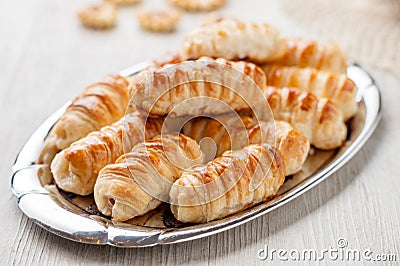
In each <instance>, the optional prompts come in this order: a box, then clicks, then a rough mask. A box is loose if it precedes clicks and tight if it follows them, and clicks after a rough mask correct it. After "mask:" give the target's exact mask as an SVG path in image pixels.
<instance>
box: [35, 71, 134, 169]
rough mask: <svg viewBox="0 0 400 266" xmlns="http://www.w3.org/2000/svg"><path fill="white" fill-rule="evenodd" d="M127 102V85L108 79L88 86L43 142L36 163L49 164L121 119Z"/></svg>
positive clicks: (123, 80)
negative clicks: (69, 148)
mask: <svg viewBox="0 0 400 266" xmlns="http://www.w3.org/2000/svg"><path fill="white" fill-rule="evenodd" d="M128 103H129V82H128V80H127V79H126V78H124V77H121V76H108V77H106V78H105V80H104V81H102V82H97V83H94V84H92V85H90V86H88V87H87V88H86V89H85V90H84V91H83V92H82V94H81V95H80V96H78V97H77V98H75V99H74V100H73V101H72V103H71V104H70V105H69V106H68V108H67V109H66V111H65V112H64V114H63V115H62V117H61V118H60V120H58V121H57V123H56V124H55V125H54V127H53V128H52V130H51V131H50V133H49V135H48V136H47V138H46V139H45V142H44V145H43V148H42V151H41V152H40V155H39V158H38V160H37V163H43V164H49V165H50V163H51V161H52V160H53V158H54V156H55V155H56V153H58V152H59V151H60V150H63V149H65V148H67V147H68V146H69V145H70V144H71V143H73V142H74V141H76V140H78V139H80V138H83V137H85V136H86V135H87V134H88V133H90V132H92V131H96V130H99V129H100V128H102V127H103V126H106V125H110V124H111V123H113V122H115V121H117V120H118V119H120V118H121V117H122V116H123V115H124V114H125V111H126V108H127V106H128Z"/></svg>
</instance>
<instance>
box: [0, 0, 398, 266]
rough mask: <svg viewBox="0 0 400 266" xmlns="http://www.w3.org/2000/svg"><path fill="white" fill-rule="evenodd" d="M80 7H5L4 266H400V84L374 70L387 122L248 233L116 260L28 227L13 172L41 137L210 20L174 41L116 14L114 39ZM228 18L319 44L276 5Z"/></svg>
mask: <svg viewBox="0 0 400 266" xmlns="http://www.w3.org/2000/svg"><path fill="white" fill-rule="evenodd" d="M145 2H146V1H145ZM82 4H83V3H82V1H78V0H69V1H61V0H36V1H31V0H21V1H2V2H1V3H0V22H1V23H0V36H1V37H0V69H1V70H2V73H1V74H0V84H1V85H0V104H1V111H0V119H1V125H0V134H1V135H0V136H1V138H0V149H1V152H0V162H1V163H0V206H1V209H0V211H1V213H2V219H1V220H0V228H1V231H0V236H1V238H0V265H5V264H7V265H8V264H27V265H32V264H40V265H44V264H103V263H107V264H108V263H112V264H114V263H115V264H138V265H150V264H184V263H193V264H212V265H220V264H226V265H233V264H237V265H254V264H262V263H265V262H263V261H261V260H259V259H258V258H257V251H258V250H259V249H261V248H263V247H264V246H265V245H268V247H269V248H275V249H281V248H283V249H287V250H291V249H298V250H303V249H317V250H322V249H324V248H329V246H334V247H335V246H336V242H337V240H338V239H339V238H344V239H346V240H347V241H348V247H349V248H352V249H360V250H363V249H366V248H369V249H371V251H373V252H374V254H377V253H393V254H397V261H399V260H400V254H399V249H400V222H399V220H400V207H399V201H400V197H399V193H400V170H399V169H400V156H399V151H400V118H399V117H398V115H399V113H400V108H399V106H400V100H399V99H400V80H399V79H398V78H396V77H395V76H393V75H391V74H389V73H384V72H383V71H380V70H377V69H369V70H370V71H371V72H372V73H373V75H374V77H375V78H376V80H377V82H378V84H379V85H380V86H381V88H382V96H383V108H384V111H383V112H384V114H383V119H382V121H381V123H380V125H379V127H378V129H377V130H376V132H375V133H374V134H373V136H372V137H371V139H370V140H369V141H368V143H367V144H366V145H365V147H364V148H363V149H362V150H361V151H360V152H359V153H358V154H357V155H356V156H355V158H354V159H352V160H351V161H350V162H349V163H348V164H347V165H345V166H344V167H343V168H342V169H341V170H340V171H338V172H337V173H336V174H334V175H333V176H331V177H330V178H329V179H328V180H326V181H325V182H323V183H322V184H320V185H318V186H317V187H315V188H313V189H312V190H311V191H309V192H307V193H306V194H304V195H302V196H300V197H298V198H297V199H295V200H294V201H292V202H290V203H289V204H287V205H285V206H283V207H281V208H279V209H277V210H275V211H273V212H272V213H270V214H267V215H264V216H262V217H260V218H258V219H256V220H254V221H252V222H249V223H247V224H245V225H242V226H239V227H237V228H235V229H232V230H229V231H226V232H223V233H220V234H217V235H213V236H210V237H206V238H203V239H200V240H195V241H191V242H187V243H181V244H176V245H169V246H158V247H152V248H140V249H118V248H114V247H109V246H92V245H85V244H79V243H74V242H71V241H68V240H65V239H62V238H60V237H58V236H55V235H53V234H51V233H48V232H47V231H45V230H44V229H42V228H40V227H38V226H37V225H35V224H34V223H33V222H32V221H30V220H28V219H27V218H26V217H25V216H24V215H23V214H22V213H21V211H20V210H19V209H18V207H17V203H16V198H15V196H13V195H12V193H11V190H10V186H9V182H10V174H11V166H12V163H13V160H14V158H15V156H16V155H17V153H18V150H19V149H20V148H21V146H22V145H23V143H24V141H25V140H26V139H27V138H28V137H29V136H30V134H31V133H32V132H33V131H34V130H35V128H36V127H38V125H39V124H40V123H41V122H42V121H43V120H44V119H45V118H46V117H47V116H49V115H50V114H51V113H52V112H54V111H55V110H56V109H57V108H58V107H59V106H61V105H62V104H63V103H64V102H66V101H67V100H68V99H71V98H73V97H74V96H75V95H77V94H78V93H79V92H80V91H81V90H82V88H83V87H84V86H85V85H87V84H89V83H91V82H93V81H96V80H98V79H100V78H102V77H103V76H104V75H105V74H108V73H114V72H117V71H118V70H121V69H123V68H125V67H128V66H129V65H132V64H135V63H138V62H141V61H143V60H146V59H149V58H154V57H157V56H159V55H161V54H163V53H164V52H166V51H169V50H174V49H176V48H177V47H178V46H179V44H180V41H181V37H182V36H183V35H184V34H185V33H187V32H188V31H190V30H191V29H192V28H194V27H195V26H197V25H199V24H200V22H201V20H202V18H203V17H204V14H189V13H185V14H184V16H183V18H182V21H181V23H180V25H179V28H178V30H177V31H176V32H175V33H173V34H154V33H148V32H143V31H142V30H141V29H140V28H139V26H138V25H137V22H136V20H135V17H134V10H135V7H127V8H122V9H120V14H119V19H118V27H117V28H115V29H114V30H111V31H107V32H101V31H91V30H87V29H84V28H82V27H81V25H80V24H79V21H78V20H77V19H76V17H75V12H76V9H77V8H79V7H80V5H82ZM145 4H146V5H148V6H152V5H153V6H157V5H161V4H164V2H163V1H155V2H154V1H147V2H146V3H145ZM256 5H257V6H256ZM255 7H256V8H255ZM221 12H222V13H224V14H230V15H233V16H235V17H238V18H243V19H247V20H252V21H266V22H270V23H272V24H275V25H277V26H278V27H279V28H280V29H281V31H282V32H283V34H296V35H301V36H306V37H316V38H319V39H321V38H322V36H316V35H313V34H312V33H311V32H308V31H307V29H305V28H302V27H301V25H299V24H298V23H296V21H294V20H293V19H291V17H290V14H284V13H283V11H282V9H281V7H280V5H279V1H261V0H259V1H256V0H247V1H241V0H236V1H233V0H231V1H229V4H228V5H227V6H226V7H225V8H224V9H222V10H221ZM354 43H355V45H360V46H362V44H357V41H356V40H355V42H354ZM274 262H276V263H278V262H280V261H279V260H275V261H274ZM325 262H326V261H325ZM328 262H329V261H328ZM350 264H351V263H350Z"/></svg>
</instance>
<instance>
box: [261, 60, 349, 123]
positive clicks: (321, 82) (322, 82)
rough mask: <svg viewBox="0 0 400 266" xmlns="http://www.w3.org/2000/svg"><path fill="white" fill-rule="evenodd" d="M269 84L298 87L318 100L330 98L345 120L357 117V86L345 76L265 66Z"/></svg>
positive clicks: (296, 68)
mask: <svg viewBox="0 0 400 266" xmlns="http://www.w3.org/2000/svg"><path fill="white" fill-rule="evenodd" d="M263 69H264V71H265V73H266V74H267V84H268V85H270V86H274V87H296V88H299V89H301V90H303V91H308V92H311V93H312V94H314V95H315V96H317V97H318V98H328V99H330V100H331V101H332V102H333V103H334V104H336V106H337V107H339V109H340V110H341V111H342V112H343V116H344V118H345V120H347V119H348V118H350V117H352V116H353V115H355V113H356V112H357V103H356V102H355V97H356V93H357V86H356V85H355V84H354V82H353V81H352V80H351V79H349V78H348V77H347V76H346V75H344V74H335V73H331V72H326V71H320V70H317V69H315V68H300V67H284V66H278V65H274V66H268V65H266V66H264V67H263Z"/></svg>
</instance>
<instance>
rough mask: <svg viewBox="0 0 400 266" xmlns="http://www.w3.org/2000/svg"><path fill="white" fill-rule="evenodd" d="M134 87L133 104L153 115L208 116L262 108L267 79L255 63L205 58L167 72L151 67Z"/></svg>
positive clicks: (137, 76)
mask: <svg viewBox="0 0 400 266" xmlns="http://www.w3.org/2000/svg"><path fill="white" fill-rule="evenodd" d="M132 84H133V87H134V88H135V91H136V93H135V95H134V97H133V99H132V102H133V103H134V104H135V105H136V107H137V108H138V109H141V110H144V111H146V112H148V113H149V114H151V115H154V116H158V115H167V114H169V113H170V112H171V115H174V116H182V115H204V114H221V113H226V112H229V111H232V110H231V109H233V110H235V111H240V110H244V109H249V108H250V107H253V106H260V105H261V104H262V103H263V102H264V101H263V99H262V98H263V97H262V93H261V92H260V89H261V90H262V89H264V88H265V87H266V77H265V73H264V71H263V70H262V69H261V68H259V67H258V66H256V65H254V64H252V63H248V62H243V61H241V62H231V61H227V60H225V59H221V58H220V59H215V60H214V59H211V58H204V57H203V58H200V59H199V60H195V61H187V62H184V63H181V64H177V65H173V66H169V65H166V66H165V67H163V68H156V67H149V68H148V69H146V70H145V71H143V72H141V73H139V74H138V75H136V76H135V77H134V78H133V81H132ZM202 96H205V97H202ZM199 97H200V98H199ZM185 100H190V101H185ZM221 102H223V103H224V104H221ZM249 104H250V106H249ZM178 105H179V108H175V107H177V106H178ZM230 108H231V109H230Z"/></svg>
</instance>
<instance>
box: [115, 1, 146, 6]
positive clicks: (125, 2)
mask: <svg viewBox="0 0 400 266" xmlns="http://www.w3.org/2000/svg"><path fill="white" fill-rule="evenodd" d="M107 1H108V2H110V3H113V4H116V5H118V6H128V5H134V4H137V3H139V2H141V1H142V0H107Z"/></svg>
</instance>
